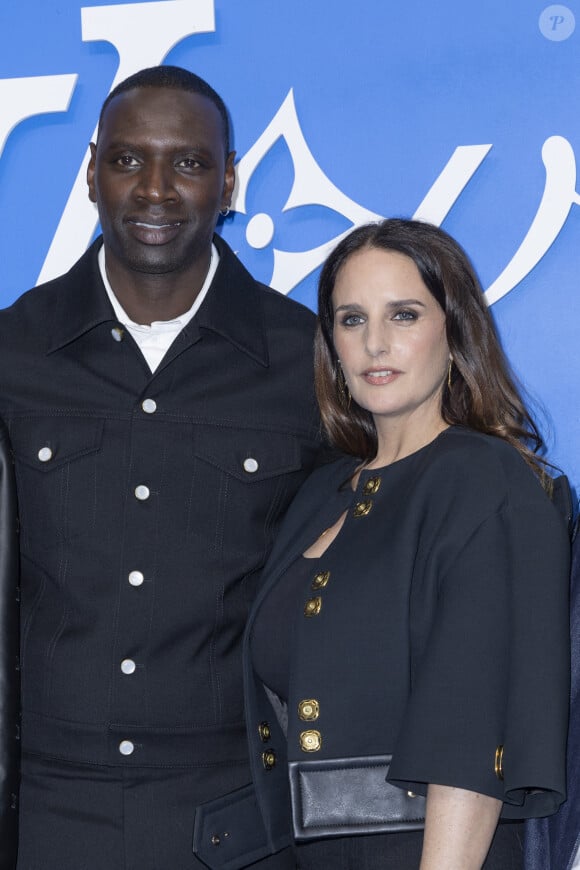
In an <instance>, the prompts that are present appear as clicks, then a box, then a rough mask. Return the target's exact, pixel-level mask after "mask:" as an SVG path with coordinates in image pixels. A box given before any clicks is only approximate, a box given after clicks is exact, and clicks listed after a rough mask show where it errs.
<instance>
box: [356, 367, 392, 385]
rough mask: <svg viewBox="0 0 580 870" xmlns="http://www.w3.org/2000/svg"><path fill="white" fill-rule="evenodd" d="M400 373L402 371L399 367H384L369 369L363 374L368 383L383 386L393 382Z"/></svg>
mask: <svg viewBox="0 0 580 870" xmlns="http://www.w3.org/2000/svg"><path fill="white" fill-rule="evenodd" d="M400 374H401V372H400V371H399V370H398V369H389V368H382V369H367V370H366V371H365V372H363V374H362V376H363V378H364V380H365V381H366V382H367V384H372V385H373V386H383V385H384V384H391V383H392V382H393V381H394V380H396V379H397V378H398V376H399V375H400Z"/></svg>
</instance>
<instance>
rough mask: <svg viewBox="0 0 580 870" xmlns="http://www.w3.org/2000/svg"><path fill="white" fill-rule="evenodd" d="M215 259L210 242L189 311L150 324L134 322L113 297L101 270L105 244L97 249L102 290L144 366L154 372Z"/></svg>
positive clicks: (210, 278)
mask: <svg viewBox="0 0 580 870" xmlns="http://www.w3.org/2000/svg"><path fill="white" fill-rule="evenodd" d="M219 261H220V256H219V254H218V252H217V248H216V246H215V245H212V246H211V260H210V263H209V269H208V272H207V275H206V276H205V281H204V282H203V284H202V287H201V290H200V291H199V293H198V294H197V296H196V298H195V302H194V303H193V305H192V306H191V308H190V309H189V311H186V312H185V314H181V315H180V316H179V317H176V318H175V319H174V320H154V321H153V323H152V324H151V326H149V325H148V324H141V323H135V322H134V321H133V320H131V318H130V317H129V315H128V314H127V312H126V311H125V310H124V309H123V306H122V305H121V303H120V302H119V300H118V299H117V297H116V296H115V293H114V291H113V288H112V287H111V285H110V283H109V279H108V278H107V272H106V269H105V246H104V245H102V246H101V250H100V251H99V269H100V271H101V278H102V279H103V284H104V285H105V290H106V291H107V296H108V297H109V299H110V300H111V305H112V306H113V309H114V311H115V317H116V318H117V320H118V321H119V322H120V323H122V324H123V326H126V327H127V329H128V330H129V332H130V333H131V335H132V336H133V338H134V339H135V341H136V342H137V344H138V346H139V349H140V350H141V352H142V354H143V356H144V357H145V360H146V361H147V365H148V366H149V368H150V369H151V371H152V372H154V371H155V369H156V368H157V367H158V365H159V363H160V362H161V360H162V359H163V357H164V356H165V354H166V353H167V351H168V350H169V348H170V347H171V345H172V344H173V342H174V340H175V338H176V337H177V336H178V335H179V333H180V332H181V330H182V329H183V327H184V326H185V325H186V324H187V323H189V321H190V320H191V318H192V317H193V315H194V314H195V313H196V311H197V310H198V309H199V307H200V305H201V303H202V302H203V300H204V299H205V297H206V296H207V291H208V290H209V288H210V285H211V282H212V281H213V277H214V275H215V273H216V269H217V267H218V264H219Z"/></svg>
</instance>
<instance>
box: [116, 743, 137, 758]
mask: <svg viewBox="0 0 580 870" xmlns="http://www.w3.org/2000/svg"><path fill="white" fill-rule="evenodd" d="M119 752H120V753H121V755H132V754H133V753H134V752H135V744H134V743H132V742H131V741H130V740H121V742H120V743H119Z"/></svg>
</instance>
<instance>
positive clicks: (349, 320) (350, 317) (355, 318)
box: [341, 314, 363, 326]
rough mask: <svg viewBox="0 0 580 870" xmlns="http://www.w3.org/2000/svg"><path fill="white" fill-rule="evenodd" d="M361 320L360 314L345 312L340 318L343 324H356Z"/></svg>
mask: <svg viewBox="0 0 580 870" xmlns="http://www.w3.org/2000/svg"><path fill="white" fill-rule="evenodd" d="M362 322H363V317H362V315H361V314H345V315H344V316H343V317H342V319H341V323H342V325H343V326H358V325H359V323H362Z"/></svg>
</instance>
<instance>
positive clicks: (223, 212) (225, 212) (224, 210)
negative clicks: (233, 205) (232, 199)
mask: <svg viewBox="0 0 580 870" xmlns="http://www.w3.org/2000/svg"><path fill="white" fill-rule="evenodd" d="M229 213H230V207H229V205H226V206H225V208H221V209H220V214H221V216H222V217H227V216H228V215H229Z"/></svg>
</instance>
